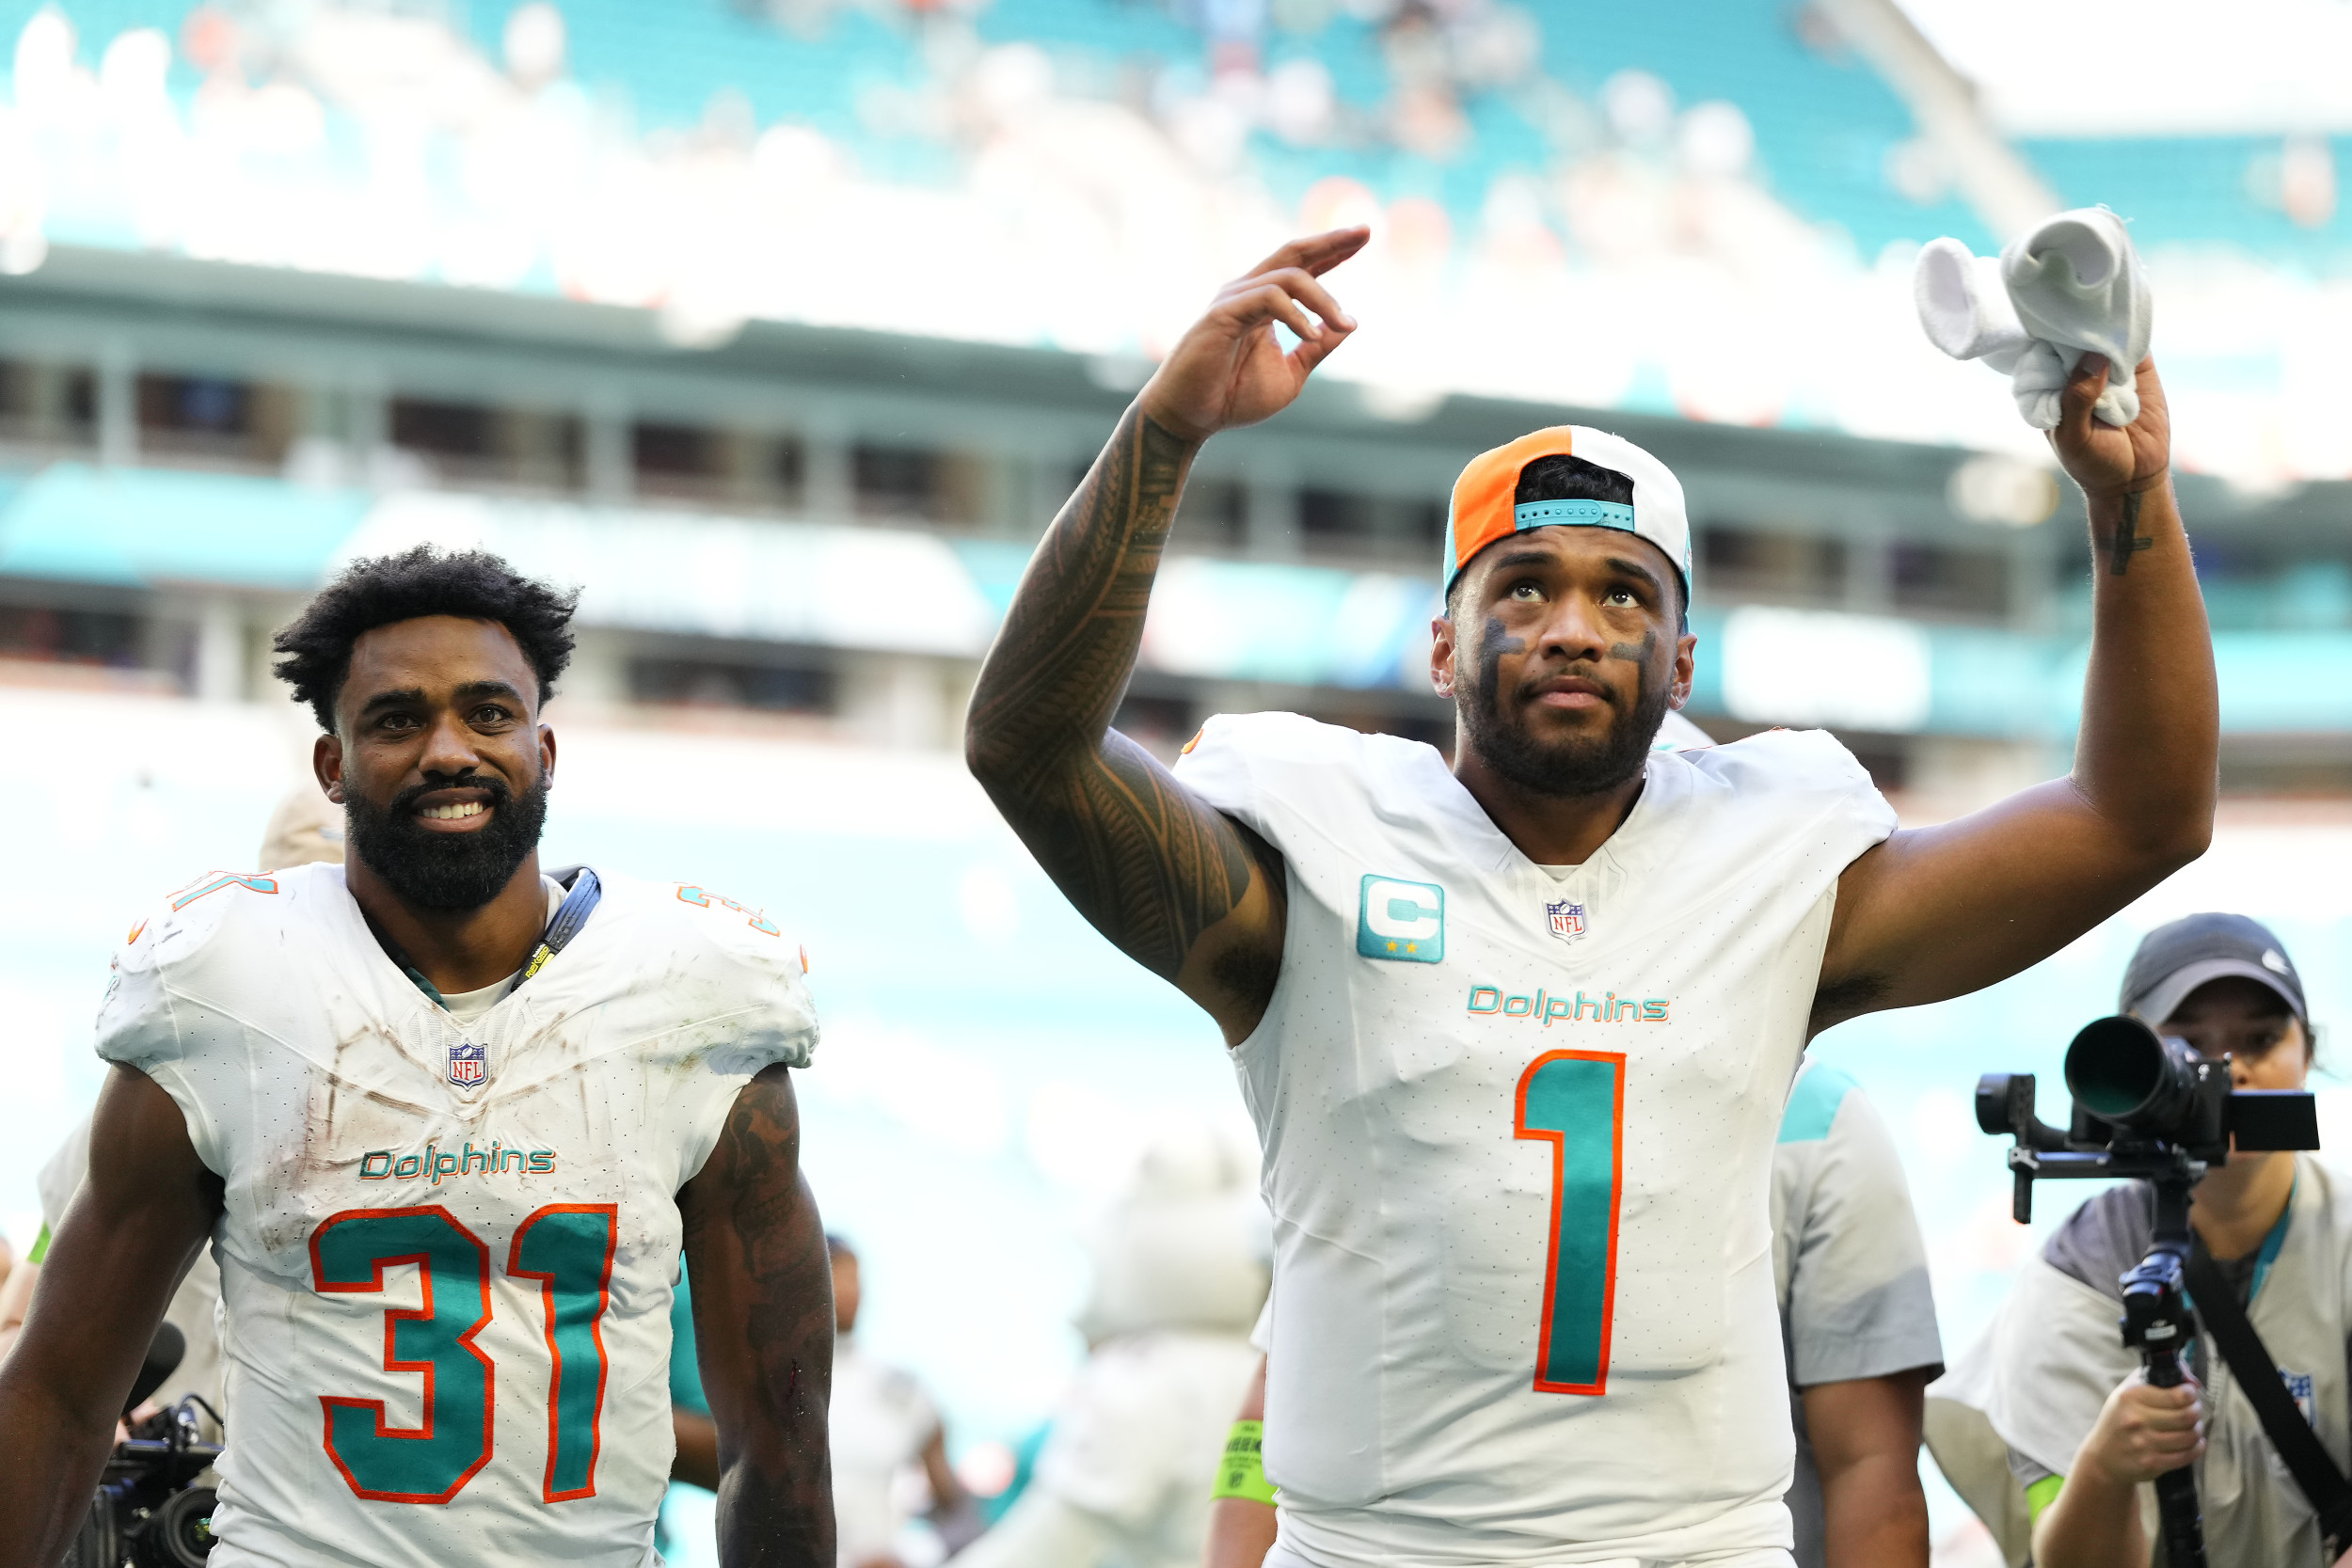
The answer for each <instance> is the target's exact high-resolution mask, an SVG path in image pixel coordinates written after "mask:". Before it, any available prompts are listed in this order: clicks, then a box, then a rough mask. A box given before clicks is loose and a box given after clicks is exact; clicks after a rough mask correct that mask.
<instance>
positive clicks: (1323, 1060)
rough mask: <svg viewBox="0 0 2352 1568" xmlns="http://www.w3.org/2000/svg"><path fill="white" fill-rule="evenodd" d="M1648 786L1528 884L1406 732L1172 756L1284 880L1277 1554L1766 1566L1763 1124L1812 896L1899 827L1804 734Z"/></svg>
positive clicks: (1245, 1072)
mask: <svg viewBox="0 0 2352 1568" xmlns="http://www.w3.org/2000/svg"><path fill="white" fill-rule="evenodd" d="M1647 768H1648V771H1647V776H1646V783H1645V786H1644V788H1643V791H1642V794H1641V798H1640V800H1638V801H1637V803H1636V804H1635V806H1634V808H1633V810H1632V812H1631V814H1630V815H1629V816H1628V817H1627V819H1626V821H1625V823H1624V824H1623V825H1622V826H1621V827H1619V828H1618V830H1617V831H1616V832H1615V833H1614V834H1613V835H1612V836H1611V838H1610V839H1609V841H1608V842H1607V843H1606V844H1605V845H1603V846H1602V847H1601V848H1600V849H1599V850H1598V851H1597V853H1595V854H1594V855H1593V856H1592V858H1591V859H1590V860H1588V861H1586V862H1585V863H1583V864H1582V865H1581V866H1578V867H1575V868H1574V869H1573V870H1571V871H1569V872H1568V873H1566V874H1565V876H1564V877H1556V876H1555V875H1554V874H1553V873H1552V872H1551V871H1549V870H1547V869H1546V868H1545V867H1542V866H1539V865H1536V864H1534V863H1531V862H1530V861H1529V860H1528V859H1527V858H1526V857H1525V856H1524V855H1522V854H1521V853H1520V852H1519V851H1518V848H1517V847H1514V846H1513V844H1512V843H1511V841H1510V840H1509V839H1508V838H1507V837H1505V836H1504V834H1503V833H1502V831H1501V830H1500V829H1498V828H1497V827H1496V826H1495V825H1494V823H1493V822H1492V821H1491V820H1490V819H1489V818H1488V817H1487V816H1486V813H1485V812H1484V811H1483V810H1481V809H1480V807H1479V805H1478V803H1477V802H1476V801H1475V800H1472V799H1471V797H1470V794H1469V792H1468V791H1466V790H1465V789H1464V788H1463V787H1462V785H1461V784H1460V782H1459V781H1457V780H1456V779H1455V778H1454V775H1453V773H1452V772H1451V771H1449V770H1448V768H1447V767H1446V765H1445V762H1444V759H1443V758H1441V757H1440V756H1439V755H1438V753H1437V752H1435V751H1434V750H1432V749H1431V748H1429V747H1427V746H1423V745H1419V744H1416V743H1414V742H1410V741H1406V740H1401V739H1398V738H1395V737H1392V736H1376V735H1359V734H1357V733H1355V732H1353V731H1350V730H1344V729H1338V728H1333V727H1330V726H1327V725H1323V724H1317V723H1313V722H1311V721H1308V720H1305V719H1301V718H1298V717H1295V716H1294V715H1290V714H1259V715H1253V716H1249V717H1244V718H1230V717H1229V718H1220V719H1215V720H1212V721H1210V722H1209V724H1208V726H1207V728H1205V729H1204V730H1203V731H1202V732H1201V734H1200V736H1199V737H1198V738H1197V739H1196V740H1195V742H1194V743H1193V745H1192V746H1191V747H1190V748H1189V749H1188V752H1187V754H1186V755H1185V756H1184V758H1183V759H1182V760H1181V761H1180V762H1179V764H1178V766H1177V776H1178V777H1179V778H1180V779H1182V780H1183V781H1184V784H1186V785H1187V786H1188V787H1190V788H1191V789H1193V790H1195V791H1196V792H1198V793H1199V794H1200V796H1201V797H1203V798H1204V799H1206V800H1208V801H1210V802H1211V803H1212V804H1214V805H1216V807H1218V808H1219V809H1221V810H1223V811H1225V812H1228V813H1230V814H1232V816H1234V817H1236V818H1237V819H1239V820H1241V821H1242V822H1245V823H1247V824H1248V826H1249V827H1251V828H1252V829H1254V830H1256V831H1257V832H1259V833H1261V834H1263V835H1264V837H1265V838H1266V839H1267V840H1268V841H1269V842H1270V843H1272V844H1273V846H1274V847H1276V848H1277V849H1279V851H1280V852H1281V854H1282V855H1283V857H1284V859H1285V861H1286V863H1287V864H1288V876H1289V892H1290V910H1289V923H1288V926H1287V928H1286V934H1285V936H1284V939H1283V953H1282V966H1281V974H1280V977H1279V981H1278V982H1277V984H1276V986H1275V990H1274V995H1273V999H1272V1002H1271V1003H1270V1005H1269V1006H1268V1007H1267V1009H1266V1013H1265V1018H1264V1020H1263V1022H1262V1023H1261V1024H1260V1025H1259V1027H1258V1029H1257V1031H1256V1033H1254V1034H1253V1035H1252V1036H1251V1037H1249V1038H1248V1040H1245V1041H1244V1042H1243V1043H1242V1044H1241V1045H1240V1046H1238V1047H1236V1048H1235V1050H1234V1052H1233V1060H1234V1065H1235V1068H1236V1070H1237V1071H1238V1073H1239V1075H1240V1078H1241V1085H1242V1091H1243V1094H1244V1096H1245V1098H1246V1099H1247V1100H1248V1103H1249V1108H1250V1111H1251V1114H1252V1115H1253V1116H1254V1117H1255V1118H1256V1120H1257V1123H1258V1128H1259V1132H1260V1136H1261V1137H1262V1139H1263V1143H1264V1148H1265V1176H1264V1191H1265V1196H1266V1201H1267V1204H1268V1206H1269V1207H1270V1208H1271V1209H1272V1211H1273V1212H1274V1225H1275V1285H1274V1297H1273V1300H1274V1308H1273V1347H1272V1351H1271V1354H1270V1361H1269V1373H1268V1384H1267V1388H1266V1422H1265V1430H1266V1441H1265V1466H1266V1473H1267V1475H1268V1477H1269V1478H1270V1479H1272V1480H1273V1481H1275V1483H1276V1484H1277V1485H1278V1486H1279V1488H1280V1497H1281V1505H1282V1510H1283V1525H1282V1529H1283V1540H1284V1542H1285V1543H1286V1544H1287V1546H1288V1548H1289V1549H1290V1550H1291V1552H1292V1553H1293V1554H1294V1555H1295V1557H1297V1558H1298V1559H1300V1560H1304V1561H1307V1562H1311V1563H1314V1564H1317V1565H1324V1564H1338V1563H1357V1562H1368V1561H1376V1562H1380V1563H1384V1564H1412V1565H1416V1568H1419V1565H1423V1564H1431V1565H1435V1564H1456V1563H1460V1564H1473V1563H1474V1564H1481V1565H1503V1564H1518V1563H1539V1562H1540V1563H1570V1562H1586V1561H1600V1560H1609V1559H1613V1558H1615V1559H1622V1558H1641V1559H1666V1560H1680V1559H1684V1558H1690V1557H1697V1556H1703V1555H1707V1554H1711V1553H1727V1552H1733V1551H1746V1550H1755V1549H1767V1550H1769V1549H1770V1548H1772V1547H1774V1546H1781V1547H1785V1546H1787V1545H1788V1542H1789V1524H1788V1510H1787V1508H1786V1507H1785V1506H1784V1505H1783V1503H1782V1501H1781V1497H1782V1494H1783V1493H1784V1492H1786V1491H1787V1489H1788V1479H1789V1465H1790V1456H1791V1439H1790V1434H1789V1427H1788V1388H1787V1383H1786V1380H1785V1377H1784V1373H1783V1370H1782V1364H1781V1345H1780V1323H1779V1314H1778V1312H1777V1311H1776V1310H1775V1304H1774V1298H1773V1277H1772V1223H1771V1216H1770V1213H1769V1208H1768V1203H1767V1195H1768V1191H1769V1182H1770V1177H1771V1169H1772V1142H1773V1136H1774V1133H1775V1132H1776V1131H1777V1129H1778V1127H1779V1124H1780V1119H1781V1107H1782V1104H1783V1101H1785V1099H1786V1098H1787V1095H1788V1085H1789V1081H1790V1078H1791V1075H1792V1074H1793V1073H1794V1072H1795V1070H1796V1068H1797V1064H1798V1059H1799V1056H1800V1054H1801V1053H1802V1051H1803V1048H1804V1038H1805V1026H1806V1021H1807V1019H1808V1017H1809V1015H1810V1012H1811V1009H1812V1005H1813V995H1814V991H1815V990H1816V989H1817V986H1818V984H1819V981H1820V961H1821V953H1822V948H1823V944H1824V943H1825V942H1826V941H1827V939H1828V933H1829V923H1830V913H1831V907H1832V901H1833V899H1834V897H1835V895H1836V885H1837V877H1838V874H1839V873H1840V872H1842V871H1843V870H1844V869H1845V868H1846V866H1847V865H1848V864H1849V863H1851V861H1852V860H1853V859H1854V857H1855V856H1857V855H1859V854H1861V853H1862V852H1863V851H1864V850H1865V849H1867V848H1868V847H1870V846H1871V845H1873V844H1875V843H1877V842H1878V841H1879V840H1881V839H1883V838H1884V837H1885V836H1886V835H1887V833H1888V832H1891V831H1892V830H1893V828H1894V816H1893V813H1892V812H1890V811H1889V810H1888V808H1887V806H1886V803H1885V801H1884V800H1882V799H1881V798H1880V797H1879V794H1878V792H1877V791H1876V790H1875V789H1873V788H1872V787H1871V784H1870V781H1869V778H1868V776H1867V774H1865V773H1864V772H1863V770H1862V768H1860V767H1859V766H1858V765H1857V764H1856V763H1855V762H1854V760H1853V758H1852V757H1851V756H1850V755H1849V754H1848V753H1847V752H1846V751H1845V750H1844V748H1842V747H1841V746H1839V745H1838V744H1837V742H1836V741H1835V740H1834V739H1832V738H1831V737H1830V736H1826V735H1823V734H1820V733H1818V732H1804V733H1795V732H1786V731H1775V732H1772V733H1770V734H1766V735H1759V736H1752V737H1751V738H1749V739H1746V740H1742V741H1740V742H1738V743H1737V744H1734V745H1729V746H1722V747H1716V748H1713V749H1711V750H1706V751H1691V752H1653V753H1652V754H1651V755H1650V757H1649V760H1648V764H1647Z"/></svg>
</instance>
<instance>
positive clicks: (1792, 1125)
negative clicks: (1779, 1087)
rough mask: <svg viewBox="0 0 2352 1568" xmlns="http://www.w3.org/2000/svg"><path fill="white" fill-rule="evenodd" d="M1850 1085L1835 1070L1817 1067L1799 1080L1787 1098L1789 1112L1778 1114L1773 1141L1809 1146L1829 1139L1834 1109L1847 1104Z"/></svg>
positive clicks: (1842, 1075)
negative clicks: (1778, 1118)
mask: <svg viewBox="0 0 2352 1568" xmlns="http://www.w3.org/2000/svg"><path fill="white" fill-rule="evenodd" d="M1853 1086H1854V1082H1853V1080H1852V1079H1851V1078H1849V1077H1847V1076H1846V1075H1845V1074H1844V1073H1842V1072H1840V1071H1838V1070H1837V1069H1836V1068H1834V1067H1817V1068H1815V1069H1813V1070H1812V1071H1810V1072H1808V1073H1806V1074H1804V1076H1803V1077H1801V1078H1799V1079H1798V1080H1797V1086H1796V1089H1795V1090H1794V1091H1793V1092H1792V1093H1791V1094H1790V1095H1789V1096H1788V1109H1787V1110H1784V1111H1783V1112H1781V1114H1780V1137H1779V1138H1778V1139H1777V1140H1775V1141H1777V1142H1780V1143H1785V1144H1809V1143H1819V1142H1820V1141H1821V1140H1822V1139H1823V1138H1826V1137H1828V1136H1829V1126H1830V1123H1831V1122H1834V1121H1836V1119H1837V1107H1838V1106H1840V1105H1843V1104H1844V1103H1845V1102H1846V1091H1847V1090H1849V1089H1851V1088H1852V1087H1853Z"/></svg>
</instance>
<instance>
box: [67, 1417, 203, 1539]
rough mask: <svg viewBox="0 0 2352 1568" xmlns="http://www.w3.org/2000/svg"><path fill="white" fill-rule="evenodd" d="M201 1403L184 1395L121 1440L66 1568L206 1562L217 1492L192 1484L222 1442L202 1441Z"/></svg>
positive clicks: (110, 1459) (108, 1461) (93, 1500)
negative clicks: (199, 1410)
mask: <svg viewBox="0 0 2352 1568" xmlns="http://www.w3.org/2000/svg"><path fill="white" fill-rule="evenodd" d="M196 1404H197V1402H196V1401H194V1400H183V1401H181V1402H180V1403H178V1404H176V1405H174V1406H172V1407H171V1408H170V1409H168V1410H166V1411H163V1412H162V1413H161V1414H159V1415H157V1416H155V1417H153V1418H151V1419H149V1420H147V1421H144V1422H141V1423H140V1424H139V1426H138V1427H137V1428H136V1429H135V1432H134V1434H133V1435H132V1436H130V1437H128V1438H126V1439H125V1440H124V1441H122V1442H119V1443H117V1444H116V1445H115V1451H114V1453H113V1454H112V1455H111V1456H110V1457H109V1458H108V1459H107V1461H106V1471H105V1475H104V1477H103V1480H101V1481H100V1482H99V1486H98V1493H97V1496H95V1497H92V1498H91V1499H90V1510H89V1516H88V1517H87V1518H86V1519H84V1520H83V1521H82V1528H81V1529H80V1530H79V1531H78V1532H77V1533H76V1534H75V1536H74V1538H73V1544H72V1546H71V1547H70V1548H68V1550H67V1552H66V1555H65V1557H64V1559H63V1560H62V1561H61V1562H60V1564H59V1568H123V1565H124V1564H126V1563H128V1564H131V1565H132V1568H200V1565H201V1564H202V1563H203V1562H204V1560H206V1559H207V1558H209V1557H210V1556H211V1555H212V1551H213V1503H214V1497H213V1491H212V1488H210V1487H207V1486H196V1485H193V1484H191V1483H192V1482H193V1481H195V1480H196V1478H197V1477H199V1476H200V1475H202V1474H203V1473H204V1472H205V1471H206V1470H208V1469H210V1468H212V1465H213V1463H214V1461H215V1460H217V1459H218V1458H219V1457H220V1448H219V1446H218V1445H217V1444H213V1443H207V1442H204V1441H202V1440H201V1435H202V1434H201V1429H200V1428H199V1426H198V1425H197V1419H196Z"/></svg>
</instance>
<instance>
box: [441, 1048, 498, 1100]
mask: <svg viewBox="0 0 2352 1568" xmlns="http://www.w3.org/2000/svg"><path fill="white" fill-rule="evenodd" d="M489 1076H490V1064H489V1053H488V1052H487V1051H486V1050H485V1049H484V1048H483V1047H481V1046H478V1045H468V1044H467V1043H466V1042H465V1041H463V1040H460V1041H458V1042H457V1043H456V1044H455V1045H453V1046H451V1047H450V1048H449V1081H450V1082H451V1083H453V1084H454V1085H457V1086H458V1087H459V1088H461V1089H470V1088H472V1087H473V1086H474V1085H477V1084H479V1083H481V1082H482V1081H483V1080H484V1079H485V1078H487V1077H489Z"/></svg>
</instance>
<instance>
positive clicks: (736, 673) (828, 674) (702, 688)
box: [628, 658, 839, 714]
mask: <svg viewBox="0 0 2352 1568" xmlns="http://www.w3.org/2000/svg"><path fill="white" fill-rule="evenodd" d="M836 687H837V683H836V682H835V681H834V674H833V672H832V671H830V670H817V669H808V668H805V667H794V666H788V665H771V664H745V663H738V662H734V661H731V660H724V659H700V658H637V659H631V660H630V661H629V666H628V689H629V696H630V698H631V699H632V700H634V701H636V702H640V703H655V704H660V705H665V706H671V707H709V708H752V709H756V710H758V711H760V712H763V713H810V714H829V713H832V712H834V711H835V710H836V709H837V707H838V706H839V697H838V692H837V689H836Z"/></svg>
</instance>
